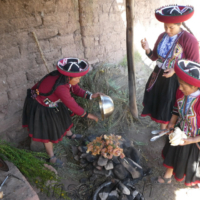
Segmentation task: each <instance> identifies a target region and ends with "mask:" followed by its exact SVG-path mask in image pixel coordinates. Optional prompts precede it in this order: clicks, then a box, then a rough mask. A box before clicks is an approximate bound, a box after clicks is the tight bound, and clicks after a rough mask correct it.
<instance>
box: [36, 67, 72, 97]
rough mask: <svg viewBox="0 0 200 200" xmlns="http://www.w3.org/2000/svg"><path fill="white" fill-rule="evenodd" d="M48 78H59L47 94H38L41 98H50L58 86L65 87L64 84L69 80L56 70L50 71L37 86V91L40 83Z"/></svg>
mask: <svg viewBox="0 0 200 200" xmlns="http://www.w3.org/2000/svg"><path fill="white" fill-rule="evenodd" d="M48 76H59V77H58V78H57V80H56V82H55V84H54V85H53V87H52V89H51V90H50V91H49V92H47V93H40V95H41V96H50V95H52V94H53V93H54V92H55V90H56V88H57V87H58V86H59V85H65V84H66V83H69V80H70V77H68V76H65V75H63V74H61V73H60V72H59V71H58V70H55V71H52V72H50V73H49V74H47V75H46V76H44V77H43V78H42V79H41V80H40V81H39V82H38V84H37V89H39V87H40V85H41V83H42V81H43V80H44V79H45V78H46V77H48Z"/></svg>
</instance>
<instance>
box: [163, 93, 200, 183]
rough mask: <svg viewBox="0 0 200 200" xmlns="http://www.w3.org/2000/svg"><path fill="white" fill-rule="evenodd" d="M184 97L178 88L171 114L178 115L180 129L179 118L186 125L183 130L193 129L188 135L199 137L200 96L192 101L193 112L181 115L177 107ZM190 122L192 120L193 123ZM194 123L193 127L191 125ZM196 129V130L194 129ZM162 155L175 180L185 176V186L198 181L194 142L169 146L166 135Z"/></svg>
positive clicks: (198, 162)
mask: <svg viewBox="0 0 200 200" xmlns="http://www.w3.org/2000/svg"><path fill="white" fill-rule="evenodd" d="M184 98H185V96H184V94H183V92H182V91H181V90H179V89H178V90H177V92H176V102H175V104H174V109H173V115H177V116H178V120H177V123H176V126H178V127H179V128H180V129H181V125H180V119H184V121H185V123H184V124H185V126H188V128H187V129H185V130H188V131H189V132H190V131H192V130H193V131H194V132H193V133H192V134H190V135H191V136H188V137H200V136H199V135H200V96H197V97H196V100H197V101H194V102H195V103H194V104H193V105H192V107H191V108H190V109H191V110H193V112H194V113H193V114H191V112H188V114H187V115H184V116H181V112H180V110H179V109H180V107H182V105H180V104H179V103H180V101H181V100H182V101H183V100H184ZM178 104H179V106H178ZM194 117H195V119H194ZM192 122H194V124H193V123H192ZM194 125H195V128H194V127H193V126H194ZM196 129H197V130H198V131H197V132H196V131H195V130H196ZM182 130H183V128H182ZM185 133H186V132H185ZM162 156H163V158H164V161H163V165H164V166H165V167H166V168H171V169H173V174H174V177H175V179H176V180H177V181H183V180H184V178H185V185H186V186H192V185H195V184H197V183H200V160H199V158H200V150H199V149H198V147H197V145H196V144H195V143H194V144H189V145H184V146H171V145H170V143H169V139H168V137H167V139H166V143H165V146H164V148H163V151H162Z"/></svg>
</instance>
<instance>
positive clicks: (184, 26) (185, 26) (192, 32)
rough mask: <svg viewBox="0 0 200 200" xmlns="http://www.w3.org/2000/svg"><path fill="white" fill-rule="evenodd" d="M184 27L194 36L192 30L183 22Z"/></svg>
mask: <svg viewBox="0 0 200 200" xmlns="http://www.w3.org/2000/svg"><path fill="white" fill-rule="evenodd" d="M182 25H183V26H184V27H185V28H186V29H187V30H188V31H189V32H190V33H191V34H192V35H194V34H193V32H192V31H191V30H190V28H189V27H188V26H187V25H186V24H185V22H183V23H182Z"/></svg>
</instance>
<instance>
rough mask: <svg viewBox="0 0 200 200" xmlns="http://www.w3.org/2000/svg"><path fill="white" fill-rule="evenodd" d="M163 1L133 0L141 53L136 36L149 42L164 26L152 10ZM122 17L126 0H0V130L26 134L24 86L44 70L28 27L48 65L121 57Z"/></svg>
mask: <svg viewBox="0 0 200 200" xmlns="http://www.w3.org/2000/svg"><path fill="white" fill-rule="evenodd" d="M165 2H167V4H169V3H174V2H173V0H168V1H167V0H135V27H134V31H135V36H134V37H135V47H136V50H137V51H139V52H141V54H142V55H144V52H143V51H142V49H141V47H140V40H141V39H142V38H143V37H147V39H148V40H149V43H150V45H151V46H153V44H154V43H155V40H156V38H157V37H158V35H159V34H160V33H161V32H162V31H163V25H162V23H159V22H158V21H156V19H155V17H154V10H155V8H157V7H159V6H161V5H164V4H165ZM179 2H182V3H183V4H187V3H192V2H194V3H195V0H191V1H188V0H177V3H179ZM196 4H197V3H196ZM196 13H198V12H196ZM125 21H126V13H125V0H67V1H66V0H15V1H13V0H0V46H1V48H0V60H1V62H0V127H1V128H0V136H2V137H3V138H4V139H7V140H11V141H14V140H15V141H20V140H22V139H23V138H24V136H25V135H27V133H25V132H23V131H22V129H21V115H22V107H23V103H24V98H25V96H26V90H27V88H29V87H31V86H33V85H34V83H36V82H37V81H38V80H39V79H40V78H41V77H43V76H44V75H45V74H46V73H47V70H46V67H45V65H44V62H43V60H42V58H41V54H40V52H39V49H38V47H37V44H36V42H35V39H34V37H33V32H35V34H36V36H37V38H38V40H39V43H40V45H41V49H42V51H43V54H44V57H45V58H46V61H47V65H48V68H49V70H50V71H52V70H53V69H55V64H56V62H57V61H58V60H59V59H61V58H63V57H69V56H77V57H80V58H85V59H87V60H88V61H89V62H90V64H95V63H99V62H112V63H118V62H120V61H121V60H122V59H123V58H124V56H125V55H126V29H125V28H126V22H125ZM196 27H197V26H196ZM199 35H200V34H199ZM144 57H145V55H144Z"/></svg>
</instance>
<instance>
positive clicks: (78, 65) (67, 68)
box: [56, 58, 89, 77]
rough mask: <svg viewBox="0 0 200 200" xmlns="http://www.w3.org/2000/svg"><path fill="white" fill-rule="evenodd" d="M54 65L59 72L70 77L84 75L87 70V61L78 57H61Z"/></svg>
mask: <svg viewBox="0 0 200 200" xmlns="http://www.w3.org/2000/svg"><path fill="white" fill-rule="evenodd" d="M56 67H57V70H58V71H59V72H60V73H61V74H63V75H65V76H70V77H80V76H84V75H85V74H87V73H88V71H89V64H88V62H87V61H85V60H81V59H79V58H63V59H61V60H59V61H58V63H57V66H56Z"/></svg>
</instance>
